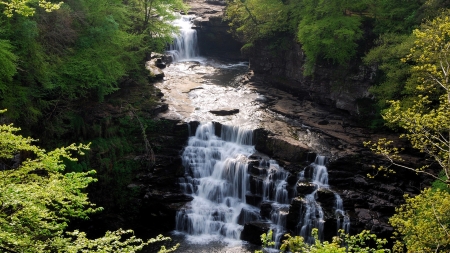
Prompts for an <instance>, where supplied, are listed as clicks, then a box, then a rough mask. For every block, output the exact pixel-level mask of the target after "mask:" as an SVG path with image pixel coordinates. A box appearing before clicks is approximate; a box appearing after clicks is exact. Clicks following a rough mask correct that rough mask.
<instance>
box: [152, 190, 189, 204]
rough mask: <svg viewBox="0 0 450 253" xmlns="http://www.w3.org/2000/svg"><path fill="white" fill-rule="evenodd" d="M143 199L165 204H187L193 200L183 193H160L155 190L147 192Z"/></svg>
mask: <svg viewBox="0 0 450 253" xmlns="http://www.w3.org/2000/svg"><path fill="white" fill-rule="evenodd" d="M144 199H146V200H150V201H151V200H157V201H158V202H165V203H176V202H189V201H192V200H193V199H194V198H193V197H192V196H190V195H186V194H184V193H172V192H162V191H157V190H152V191H148V192H147V193H146V194H145V196H144Z"/></svg>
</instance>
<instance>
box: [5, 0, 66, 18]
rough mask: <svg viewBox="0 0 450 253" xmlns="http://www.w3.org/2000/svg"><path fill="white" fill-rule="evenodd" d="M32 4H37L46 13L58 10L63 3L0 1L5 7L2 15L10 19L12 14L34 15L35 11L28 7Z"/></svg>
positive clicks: (35, 0) (21, 0)
mask: <svg viewBox="0 0 450 253" xmlns="http://www.w3.org/2000/svg"><path fill="white" fill-rule="evenodd" d="M33 3H38V5H39V7H41V8H43V9H44V10H45V11H47V12H51V11H54V10H58V9H59V8H61V5H62V4H63V2H59V3H52V2H49V1H46V0H39V1H37V0H8V1H0V4H3V5H5V7H6V8H5V10H4V11H3V13H4V14H5V15H6V16H7V17H12V16H13V15H14V13H17V14H20V15H23V16H32V15H34V13H35V11H36V9H35V8H33V7H31V6H30V5H31V4H33Z"/></svg>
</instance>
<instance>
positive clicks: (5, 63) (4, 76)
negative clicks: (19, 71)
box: [0, 40, 17, 92]
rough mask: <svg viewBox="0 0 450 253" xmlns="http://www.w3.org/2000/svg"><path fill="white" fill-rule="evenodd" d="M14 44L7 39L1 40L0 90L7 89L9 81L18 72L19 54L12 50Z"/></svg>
mask: <svg viewBox="0 0 450 253" xmlns="http://www.w3.org/2000/svg"><path fill="white" fill-rule="evenodd" d="M11 49H12V46H11V44H10V43H9V41H7V40H0V90H1V91H2V92H3V91H4V90H6V89H7V85H6V84H7V82H10V81H11V80H12V77H13V76H14V74H15V73H16V61H17V56H16V55H14V54H13V53H12V52H11Z"/></svg>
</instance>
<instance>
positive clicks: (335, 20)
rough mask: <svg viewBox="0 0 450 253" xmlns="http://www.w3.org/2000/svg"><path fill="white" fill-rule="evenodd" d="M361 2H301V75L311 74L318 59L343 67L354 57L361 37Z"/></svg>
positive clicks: (299, 31)
mask: <svg viewBox="0 0 450 253" xmlns="http://www.w3.org/2000/svg"><path fill="white" fill-rule="evenodd" d="M364 2H365V1H342V0H339V1H316V0H303V1H301V7H300V8H299V9H300V10H301V14H300V17H301V21H300V23H299V25H298V31H297V37H298V40H299V42H300V43H301V44H302V49H303V50H304V51H305V55H306V63H305V70H304V72H303V73H304V74H305V75H311V74H312V73H313V72H314V65H315V63H316V61H317V60H318V59H326V60H330V61H331V62H333V63H337V64H344V63H346V62H348V61H349V60H350V59H351V58H352V57H353V56H354V55H355V54H356V47H357V43H356V42H357V41H358V40H359V39H360V38H362V30H361V16H360V15H359V14H358V12H360V11H362V10H365V9H366V8H367V7H366V5H365V4H364Z"/></svg>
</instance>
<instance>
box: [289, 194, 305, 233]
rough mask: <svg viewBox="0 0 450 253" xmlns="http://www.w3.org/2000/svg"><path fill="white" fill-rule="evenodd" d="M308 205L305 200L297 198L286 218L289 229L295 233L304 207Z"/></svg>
mask: <svg viewBox="0 0 450 253" xmlns="http://www.w3.org/2000/svg"><path fill="white" fill-rule="evenodd" d="M305 204H306V201H305V199H304V198H301V197H296V198H294V199H293V200H292V202H291V206H290V207H289V213H288V215H287V217H286V226H287V229H289V230H291V231H295V229H296V226H297V224H298V222H299V219H300V217H301V215H302V207H303V206H304V205H305Z"/></svg>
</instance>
